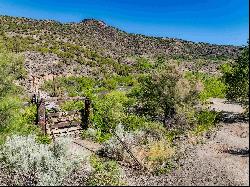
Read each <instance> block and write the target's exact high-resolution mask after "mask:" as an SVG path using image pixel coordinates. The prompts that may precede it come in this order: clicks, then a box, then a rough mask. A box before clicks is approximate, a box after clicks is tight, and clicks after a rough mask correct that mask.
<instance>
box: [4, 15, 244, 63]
mask: <svg viewBox="0 0 250 187" xmlns="http://www.w3.org/2000/svg"><path fill="white" fill-rule="evenodd" d="M0 31H1V34H3V33H4V34H5V37H6V38H7V39H8V40H10V41H11V39H12V40H15V41H18V40H20V42H19V44H18V45H19V46H22V47H19V48H20V49H19V48H18V45H17V44H15V45H14V47H16V50H25V49H32V50H35V49H36V50H37V51H40V52H52V53H56V54H57V55H59V56H61V57H66V58H68V57H72V58H77V60H78V61H84V60H86V59H85V58H86V57H87V58H89V57H90V59H91V58H93V57H94V58H95V57H96V55H97V54H99V55H100V56H102V57H110V58H113V59H116V60H121V59H124V58H126V57H130V56H141V55H144V56H157V55H164V56H171V57H182V58H183V57H185V58H186V57H188V58H234V57H236V56H237V54H238V52H239V49H240V48H239V47H236V46H229V45H212V44H207V43H194V42H191V41H185V40H180V39H173V38H160V37H148V36H144V35H139V34H129V33H126V32H123V31H121V30H119V29H117V28H114V27H111V26H108V25H106V24H105V23H104V22H102V21H98V20H94V19H85V20H83V21H81V22H80V23H65V24H63V23H60V22H56V21H51V20H34V19H28V18H17V17H10V16H0ZM10 45H11V44H10ZM79 56H82V57H83V58H82V59H79Z"/></svg>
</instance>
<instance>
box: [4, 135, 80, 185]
mask: <svg viewBox="0 0 250 187" xmlns="http://www.w3.org/2000/svg"><path fill="white" fill-rule="evenodd" d="M81 161H83V159H81V158H80V157H79V155H77V154H76V153H73V152H71V151H70V150H69V141H68V140H66V139H60V140H58V141H57V142H56V143H55V144H49V145H47V144H39V143H37V142H36V138H35V136H33V135H29V136H27V137H25V136H17V135H14V136H12V137H8V139H7V140H6V142H5V144H4V145H2V147H1V149H0V162H1V169H2V170H1V172H0V175H1V177H0V178H5V181H1V183H4V184H7V185H62V183H63V180H64V178H65V177H66V176H67V175H69V174H70V173H71V172H72V171H73V170H74V169H76V168H77V167H78V165H79V163H80V162H81Z"/></svg>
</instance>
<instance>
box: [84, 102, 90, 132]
mask: <svg viewBox="0 0 250 187" xmlns="http://www.w3.org/2000/svg"><path fill="white" fill-rule="evenodd" d="M84 103H85V108H84V116H83V117H84V118H83V124H84V126H83V128H84V129H87V128H88V127H89V116H90V105H91V101H90V99H89V98H86V99H85V101H84Z"/></svg>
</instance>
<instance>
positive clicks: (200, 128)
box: [194, 110, 218, 135]
mask: <svg viewBox="0 0 250 187" xmlns="http://www.w3.org/2000/svg"><path fill="white" fill-rule="evenodd" d="M196 118H197V126H196V127H195V129H194V133H195V134H196V135H199V134H202V133H203V132H206V131H208V130H211V129H212V128H213V127H214V126H215V124H216V122H217V119H218V113H217V112H215V111H208V110H204V111H201V112H200V113H197V115H196Z"/></svg>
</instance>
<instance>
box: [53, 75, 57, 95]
mask: <svg viewBox="0 0 250 187" xmlns="http://www.w3.org/2000/svg"><path fill="white" fill-rule="evenodd" d="M52 83H53V96H54V97H56V96H57V94H56V81H55V76H54V74H53V80H52Z"/></svg>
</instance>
